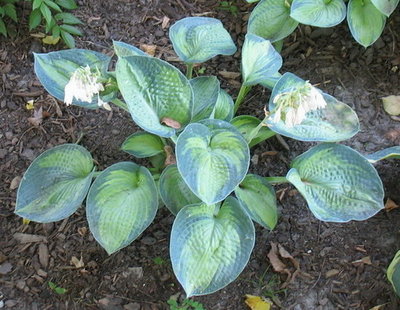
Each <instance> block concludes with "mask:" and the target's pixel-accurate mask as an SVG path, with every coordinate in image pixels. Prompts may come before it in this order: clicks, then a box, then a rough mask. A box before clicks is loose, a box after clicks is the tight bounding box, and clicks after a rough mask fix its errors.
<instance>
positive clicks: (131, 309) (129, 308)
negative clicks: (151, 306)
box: [124, 302, 140, 310]
mask: <svg viewBox="0 0 400 310" xmlns="http://www.w3.org/2000/svg"><path fill="white" fill-rule="evenodd" d="M124 310H140V305H139V304H138V303H137V302H134V303H132V302H130V303H129V304H126V305H125V306H124Z"/></svg>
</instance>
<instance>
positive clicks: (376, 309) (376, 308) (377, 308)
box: [369, 304, 387, 310]
mask: <svg viewBox="0 0 400 310" xmlns="http://www.w3.org/2000/svg"><path fill="white" fill-rule="evenodd" d="M385 305H387V304H383V305H378V306H375V307H372V308H371V309H369V310H382V309H384V308H383V307H384V306H385Z"/></svg>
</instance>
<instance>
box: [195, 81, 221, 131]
mask: <svg viewBox="0 0 400 310" xmlns="http://www.w3.org/2000/svg"><path fill="white" fill-rule="evenodd" d="M190 85H191V86H192V89H193V94H194V103H193V117H192V123H195V122H198V121H200V120H202V119H207V118H209V117H210V115H211V114H212V112H213V110H214V107H215V104H216V103H217V100H218V95H219V90H220V86H219V81H218V79H217V77H215V76H200V77H197V78H194V79H191V80H190Z"/></svg>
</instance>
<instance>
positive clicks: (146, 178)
mask: <svg viewBox="0 0 400 310" xmlns="http://www.w3.org/2000/svg"><path fill="white" fill-rule="evenodd" d="M157 209H158V194H157V188H156V185H155V183H154V180H153V177H152V176H151V174H150V172H149V171H148V170H147V169H146V168H145V167H141V166H138V165H136V164H134V163H130V162H120V163H117V164H114V165H112V166H111V167H108V168H107V169H106V170H104V171H102V173H101V174H100V175H99V176H98V177H97V178H96V180H95V181H94V183H93V185H92V187H91V188H90V192H89V195H88V198H87V201H86V216H87V220H88V222H89V228H90V231H91V232H92V234H93V236H94V237H95V239H96V240H97V241H98V242H99V243H100V245H101V246H102V247H103V248H104V249H105V250H106V251H107V253H108V254H112V253H114V252H116V251H118V250H119V249H122V248H123V247H126V246H127V245H129V244H130V243H131V242H132V241H133V240H135V239H136V238H137V237H138V236H139V235H140V234H141V233H142V232H143V231H144V230H145V229H146V228H147V227H148V226H149V225H150V224H151V222H152V221H153V219H154V217H155V215H156V212H157Z"/></svg>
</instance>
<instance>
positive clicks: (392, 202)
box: [385, 198, 400, 212]
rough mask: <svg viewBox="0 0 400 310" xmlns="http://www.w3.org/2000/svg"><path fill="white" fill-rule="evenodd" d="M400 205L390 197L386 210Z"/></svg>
mask: <svg viewBox="0 0 400 310" xmlns="http://www.w3.org/2000/svg"><path fill="white" fill-rule="evenodd" d="M399 207H400V206H399V205H398V204H396V203H395V202H394V201H393V200H392V199H390V198H388V200H386V203H385V210H386V211H387V212H389V211H392V210H393V209H397V208H399Z"/></svg>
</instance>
